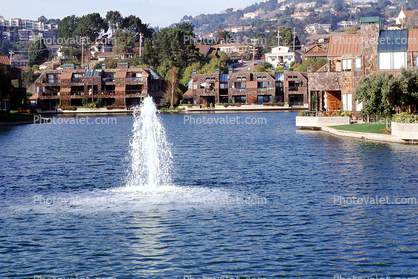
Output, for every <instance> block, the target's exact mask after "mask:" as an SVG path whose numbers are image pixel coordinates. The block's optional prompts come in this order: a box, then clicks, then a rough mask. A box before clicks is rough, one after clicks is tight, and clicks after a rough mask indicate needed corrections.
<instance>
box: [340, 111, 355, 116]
mask: <svg viewBox="0 0 418 279" xmlns="http://www.w3.org/2000/svg"><path fill="white" fill-rule="evenodd" d="M352 115H353V113H352V112H351V111H344V110H342V111H341V116H350V117H351V116H352Z"/></svg>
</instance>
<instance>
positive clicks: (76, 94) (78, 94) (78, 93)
mask: <svg viewBox="0 0 418 279" xmlns="http://www.w3.org/2000/svg"><path fill="white" fill-rule="evenodd" d="M71 95H73V96H82V95H84V91H74V92H71Z"/></svg>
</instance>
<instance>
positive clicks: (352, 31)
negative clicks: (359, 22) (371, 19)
mask: <svg viewBox="0 0 418 279" xmlns="http://www.w3.org/2000/svg"><path fill="white" fill-rule="evenodd" d="M344 33H346V34H356V33H357V26H355V25H354V26H351V27H348V28H347V29H345V30H344Z"/></svg>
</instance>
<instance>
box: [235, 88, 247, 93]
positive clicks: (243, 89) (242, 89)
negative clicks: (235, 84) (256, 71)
mask: <svg viewBox="0 0 418 279" xmlns="http://www.w3.org/2000/svg"><path fill="white" fill-rule="evenodd" d="M237 92H247V88H237Z"/></svg>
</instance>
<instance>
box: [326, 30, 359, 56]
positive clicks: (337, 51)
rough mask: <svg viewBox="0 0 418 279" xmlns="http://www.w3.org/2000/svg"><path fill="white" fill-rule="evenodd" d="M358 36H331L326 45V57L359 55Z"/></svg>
mask: <svg viewBox="0 0 418 279" xmlns="http://www.w3.org/2000/svg"><path fill="white" fill-rule="evenodd" d="M360 43H361V37H360V34H347V35H333V36H331V37H330V40H329V44H328V56H342V55H344V54H359V53H360V52H361V44H360Z"/></svg>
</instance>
